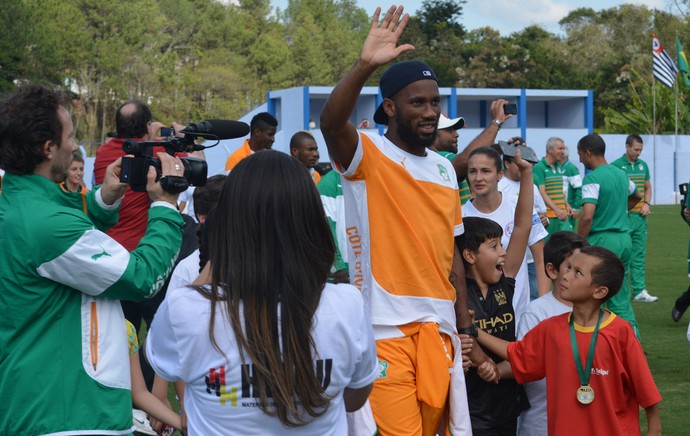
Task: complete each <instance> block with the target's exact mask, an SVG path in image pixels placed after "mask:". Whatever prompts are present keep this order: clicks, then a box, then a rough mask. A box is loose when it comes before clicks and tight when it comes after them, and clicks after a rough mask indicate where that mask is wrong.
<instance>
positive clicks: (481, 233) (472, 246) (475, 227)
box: [455, 217, 503, 262]
mask: <svg viewBox="0 0 690 436" xmlns="http://www.w3.org/2000/svg"><path fill="white" fill-rule="evenodd" d="M462 223H463V226H464V227H465V231H464V232H463V234H462V235H460V236H456V237H455V243H456V244H457V246H458V250H459V251H460V253H461V254H462V252H463V251H464V250H465V249H468V250H470V251H472V252H474V253H476V252H477V251H479V246H480V245H482V243H483V242H484V241H487V240H489V239H493V238H499V239H500V238H501V237H502V236H503V229H502V228H501V226H500V225H498V224H497V223H496V222H495V221H491V220H490V219H486V218H479V217H468V218H463V220H462ZM463 262H464V257H463Z"/></svg>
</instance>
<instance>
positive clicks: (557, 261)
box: [544, 230, 589, 275]
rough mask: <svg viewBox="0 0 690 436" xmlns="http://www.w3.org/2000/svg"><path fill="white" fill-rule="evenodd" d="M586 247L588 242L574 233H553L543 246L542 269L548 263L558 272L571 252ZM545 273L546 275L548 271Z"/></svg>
mask: <svg viewBox="0 0 690 436" xmlns="http://www.w3.org/2000/svg"><path fill="white" fill-rule="evenodd" d="M588 246H589V242H587V240H586V239H585V238H583V237H582V236H580V235H578V234H577V233H575V232H570V231H567V230H561V231H558V232H556V233H554V234H553V235H551V238H550V239H549V240H548V241H546V244H544V269H546V264H547V263H550V264H551V265H553V267H554V268H555V269H556V271H558V269H559V268H560V267H561V264H562V263H563V261H564V260H565V258H566V257H568V256H570V255H571V254H573V251H575V250H581V249H582V247H588ZM546 273H547V275H548V271H547V272H546Z"/></svg>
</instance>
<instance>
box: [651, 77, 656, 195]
mask: <svg viewBox="0 0 690 436" xmlns="http://www.w3.org/2000/svg"><path fill="white" fill-rule="evenodd" d="M652 102H653V105H652V134H653V135H654V136H653V138H654V139H653V141H652V147H653V149H654V161H653V162H652V166H653V167H654V174H655V176H654V177H656V80H655V79H654V75H653V74H652ZM656 185H657V184H656V183H652V198H657V196H656Z"/></svg>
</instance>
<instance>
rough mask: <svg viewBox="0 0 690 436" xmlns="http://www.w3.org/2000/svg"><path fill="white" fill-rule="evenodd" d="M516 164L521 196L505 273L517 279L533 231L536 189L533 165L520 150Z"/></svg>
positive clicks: (507, 254)
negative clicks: (523, 157)
mask: <svg viewBox="0 0 690 436" xmlns="http://www.w3.org/2000/svg"><path fill="white" fill-rule="evenodd" d="M515 164H516V165H517V166H518V168H519V169H520V194H519V195H518V201H517V207H516V209H515V228H514V229H513V234H512V235H510V243H509V244H508V251H507V253H506V260H505V264H504V265H503V273H504V274H505V275H506V277H515V276H516V275H517V272H518V270H519V269H520V265H522V260H523V259H524V257H525V250H526V249H527V241H528V240H529V233H530V231H531V230H532V211H533V210H534V188H532V164H530V163H529V162H527V161H526V160H523V159H522V157H521V153H520V150H519V149H518V150H517V151H516V153H515Z"/></svg>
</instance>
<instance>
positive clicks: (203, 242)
mask: <svg viewBox="0 0 690 436" xmlns="http://www.w3.org/2000/svg"><path fill="white" fill-rule="evenodd" d="M215 215H216V207H215V206H213V208H212V209H211V210H209V211H208V213H207V214H206V219H205V220H204V222H203V223H201V224H200V225H199V228H198V229H196V238H197V241H198V242H199V272H201V270H203V269H204V267H205V266H206V262H208V244H209V241H210V240H211V232H210V231H209V228H210V227H211V225H212V223H213V220H214V219H215Z"/></svg>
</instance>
